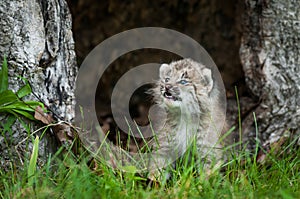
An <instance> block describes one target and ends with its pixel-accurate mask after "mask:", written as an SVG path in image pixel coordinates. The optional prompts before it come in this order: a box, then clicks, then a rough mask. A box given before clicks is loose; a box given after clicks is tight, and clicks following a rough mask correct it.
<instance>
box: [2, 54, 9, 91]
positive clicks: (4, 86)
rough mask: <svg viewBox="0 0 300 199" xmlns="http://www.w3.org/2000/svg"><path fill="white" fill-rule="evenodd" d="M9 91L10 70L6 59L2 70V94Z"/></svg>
mask: <svg viewBox="0 0 300 199" xmlns="http://www.w3.org/2000/svg"><path fill="white" fill-rule="evenodd" d="M7 89H8V69H7V61H6V58H5V57H4V60H3V64H2V69H1V70H0V93H2V92H3V91H6V90H7Z"/></svg>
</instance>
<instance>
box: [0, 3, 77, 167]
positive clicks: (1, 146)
mask: <svg viewBox="0 0 300 199" xmlns="http://www.w3.org/2000/svg"><path fill="white" fill-rule="evenodd" d="M71 23H72V22H71V15H70V12H69V9H68V6H67V4H66V2H65V0H18V1H16V0H14V1H11V0H2V1H1V3H0V56H1V58H3V56H6V57H7V60H8V69H9V85H10V89H12V90H14V91H16V90H18V89H19V88H20V85H22V84H23V83H22V80H21V79H20V78H18V77H17V76H22V77H25V78H26V79H27V80H28V81H29V83H30V85H31V87H32V91H33V92H32V95H30V96H29V97H28V98H27V99H26V100H35V101H41V102H43V103H44V104H45V105H46V106H47V107H48V108H49V109H50V110H51V112H53V113H54V114H55V115H54V116H55V117H56V118H57V119H59V120H64V121H72V119H73V118H74V110H75V107H74V106H75V99H74V85H75V75H76V73H77V65H76V57H75V52H74V41H73V36H72V31H71V26H72V24H71ZM4 122H5V121H4ZM35 124H36V123H32V124H31V125H32V128H31V130H30V133H32V132H33V131H34V130H36V128H37V126H36V125H35ZM12 132H13V135H8V134H5V135H3V134H1V135H0V157H1V161H0V165H1V166H2V167H6V166H7V165H9V164H10V163H11V162H13V164H17V165H18V163H20V162H21V163H22V161H23V160H22V159H23V157H24V156H26V155H28V154H26V153H30V152H31V148H32V147H31V146H32V144H31V140H32V139H31V137H29V139H28V141H29V144H28V142H27V141H26V142H22V141H23V140H24V139H26V137H28V134H27V133H28V132H26V131H25V130H24V128H23V127H22V125H21V124H20V123H18V122H17V123H16V124H15V125H14V127H13V131H12ZM32 137H33V138H34V137H35V135H32ZM4 140H6V142H4ZM20 143H21V144H20ZM27 144H28V145H27ZM16 146H17V147H16ZM27 146H29V147H27ZM54 149H55V145H53V136H52V137H51V136H50V135H49V134H46V135H45V136H44V138H43V139H42V140H41V142H40V150H39V152H40V153H39V155H40V157H41V158H40V163H43V160H46V159H47V154H48V153H49V152H51V151H52V150H54ZM15 161H17V162H15Z"/></svg>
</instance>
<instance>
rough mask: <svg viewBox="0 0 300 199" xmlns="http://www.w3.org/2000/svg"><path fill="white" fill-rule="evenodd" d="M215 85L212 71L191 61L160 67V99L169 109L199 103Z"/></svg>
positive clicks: (186, 60)
mask: <svg viewBox="0 0 300 199" xmlns="http://www.w3.org/2000/svg"><path fill="white" fill-rule="evenodd" d="M212 86H213V83H212V78H211V70H210V69H208V68H204V66H202V65H200V64H199V63H197V62H194V61H193V60H191V59H184V60H180V61H177V62H172V63H171V64H162V65H161V67H160V81H159V89H160V99H161V100H162V102H163V103H164V104H166V105H167V106H168V107H180V106H183V105H185V106H186V105H189V104H190V103H199V98H198V97H199V96H201V95H205V96H207V95H209V93H210V91H211V89H212Z"/></svg>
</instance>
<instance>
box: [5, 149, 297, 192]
mask: <svg viewBox="0 0 300 199" xmlns="http://www.w3.org/2000/svg"><path fill="white" fill-rule="evenodd" d="M289 147H290V148H289V149H287V150H285V154H281V155H280V157H279V156H276V155H271V154H270V155H268V158H267V159H266V162H265V163H264V164H258V163H256V161H255V160H254V158H253V157H252V156H250V155H248V154H247V153H246V152H239V156H235V155H232V157H230V158H229V160H230V161H229V163H228V164H225V165H224V168H223V170H224V171H221V172H216V173H214V174H213V175H211V176H210V177H209V178H208V177H205V176H204V175H202V172H201V171H200V172H199V169H197V168H195V167H196V166H195V165H196V164H195V163H194V162H193V161H189V162H188V164H187V161H185V159H183V160H182V162H180V163H179V165H180V166H178V167H177V169H175V170H173V172H172V174H171V178H170V179H169V180H162V182H161V184H152V185H150V184H149V182H148V181H147V179H146V178H145V177H143V176H139V175H135V174H133V173H123V172H120V171H117V170H114V169H111V168H109V167H107V166H106V165H105V164H101V163H96V164H95V162H94V164H93V166H91V163H89V162H88V159H87V158H84V157H86V156H88V155H87V154H82V157H81V158H79V159H74V156H70V155H66V154H65V155H64V157H65V158H64V159H63V160H61V158H57V157H58V155H59V154H56V155H54V156H53V157H52V158H49V161H48V163H47V164H46V165H44V166H43V167H42V168H41V169H39V170H37V171H36V172H35V174H34V177H35V178H34V179H35V180H36V181H34V183H33V181H32V180H31V179H32V178H31V177H32V176H28V173H27V171H28V167H29V166H30V167H32V165H30V161H29V160H28V162H27V163H26V164H25V165H27V166H25V168H24V170H18V171H16V170H14V169H13V168H12V169H11V170H10V171H9V172H3V171H1V172H0V191H1V193H0V196H1V198H35V197H36V198H300V150H299V149H295V148H291V146H289ZM58 153H59V152H58ZM71 157H72V158H71ZM241 160H242V161H241Z"/></svg>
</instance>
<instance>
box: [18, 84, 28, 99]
mask: <svg viewBox="0 0 300 199" xmlns="http://www.w3.org/2000/svg"><path fill="white" fill-rule="evenodd" d="M30 93H31V87H30V85H29V84H28V83H26V84H25V85H24V86H23V87H22V88H20V89H19V90H18V91H17V96H18V97H19V98H22V97H24V96H26V95H29V94H30Z"/></svg>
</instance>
